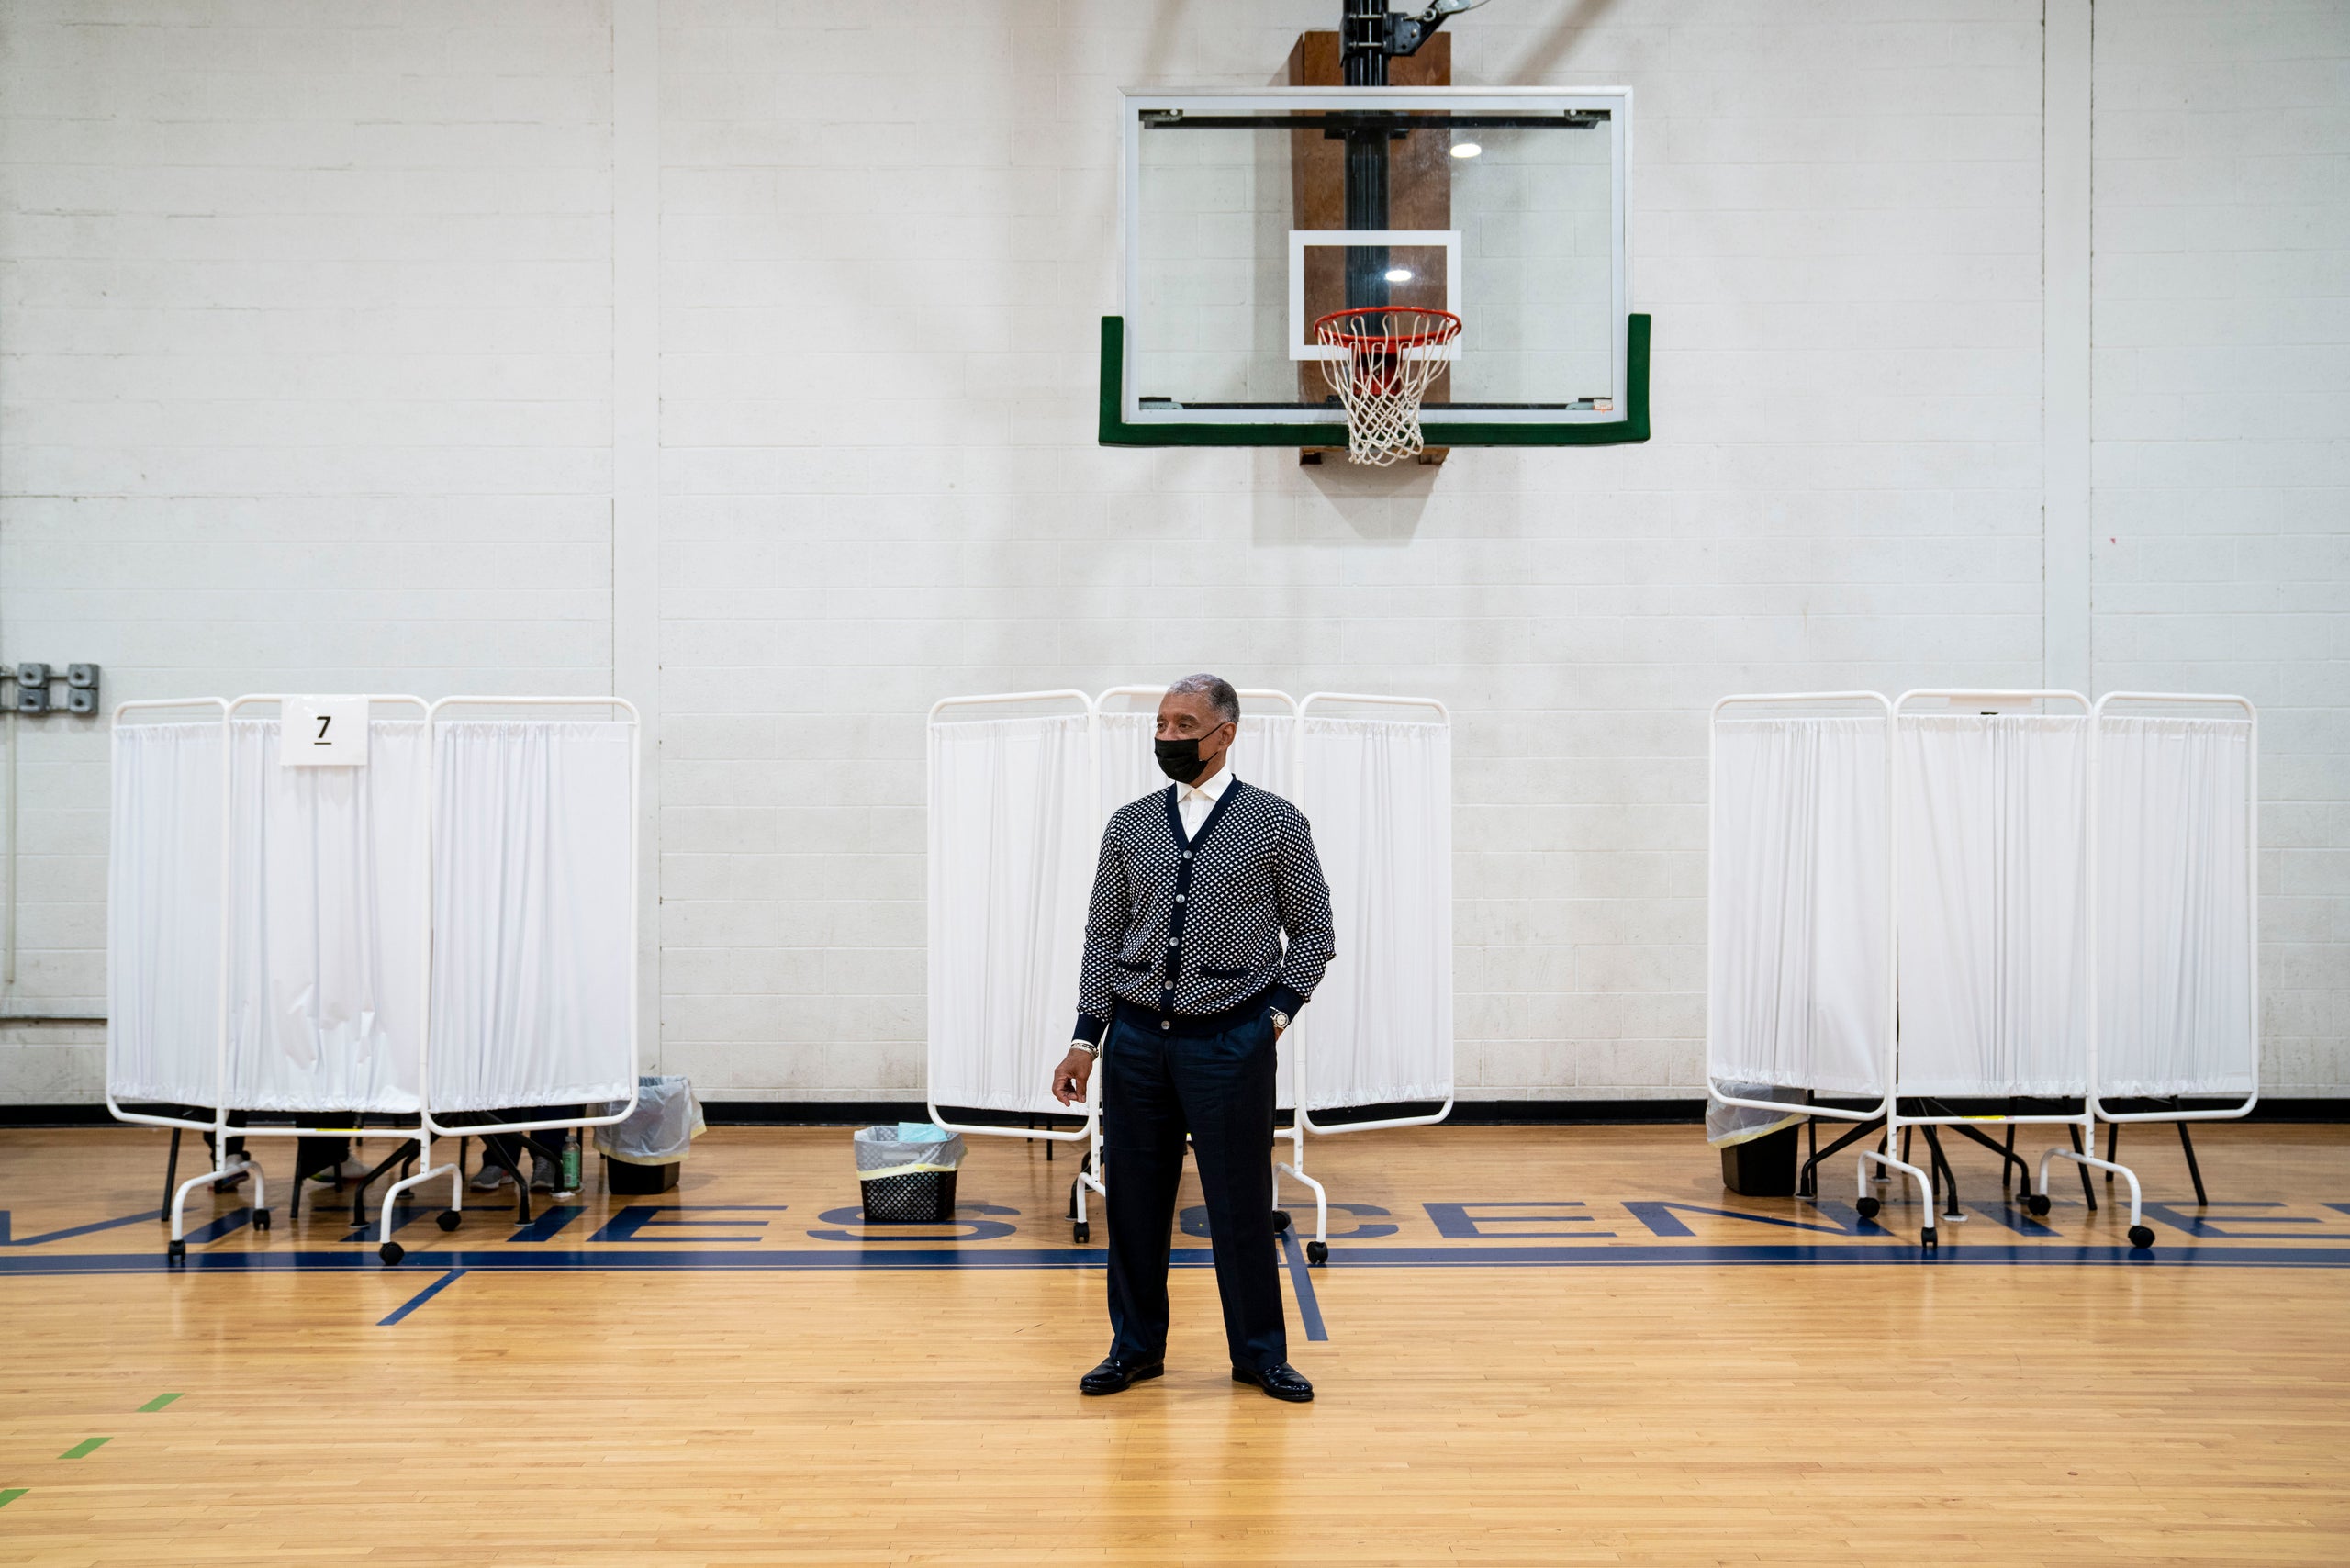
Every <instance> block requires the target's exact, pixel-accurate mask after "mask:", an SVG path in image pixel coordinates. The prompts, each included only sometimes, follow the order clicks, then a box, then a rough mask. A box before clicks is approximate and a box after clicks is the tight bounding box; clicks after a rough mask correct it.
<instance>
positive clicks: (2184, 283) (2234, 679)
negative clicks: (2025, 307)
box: [2092, 0, 2350, 1094]
mask: <svg viewBox="0 0 2350 1568" xmlns="http://www.w3.org/2000/svg"><path fill="white" fill-rule="evenodd" d="M2095 58H2096V73H2097V74H2096V85H2097V119H2096V135H2097V149H2098V161H2097V192H2096V199H2097V236H2098V240H2097V275H2096V294H2095V303H2096V315H2095V332H2096V357H2095V362H2094V369H2095V375H2096V399H2095V404H2094V408H2095V418H2096V446H2095V462H2096V472H2095V480H2096V489H2095V493H2094V500H2093V505H2094V509H2095V510H2094V514H2093V515H2094V517H2095V519H2096V524H2097V526H2096V530H2095V532H2094V534H2093V535H2092V540H2093V544H2094V548H2095V552H2096V557H2095V558H2096V615H2095V620H2094V622H2093V636H2094V652H2095V655H2096V659H2097V670H2098V681H2099V682H2100V684H2101V685H2103V686H2104V687H2106V688H2107V689H2136V690H2145V689H2155V690H2214V689H2216V690H2228V691H2239V692H2242V693H2244V695H2246V696H2248V697H2251V698H2252V699H2253V700H2255V701H2256V702H2258V703H2259V704H2260V705H2261V742H2262V745H2261V758H2260V780H2261V794H2262V810H2261V841H2262V845H2263V847H2264V853H2263V856H2262V858H2261V890H2262V900H2261V940H2262V953H2261V958H2262V969H2263V974H2262V1010H2263V1020H2262V1022H2263V1033H2264V1035H2265V1036H2266V1038H2265V1040H2264V1042H2263V1050H2264V1058H2265V1067H2266V1074H2265V1076H2266V1082H2267V1085H2268V1090H2269V1092H2271V1093H2277V1094H2309V1093H2338V1092H2343V1091H2344V1088H2345V1087H2350V529H2345V525H2344V519H2345V516H2350V7H2344V6H2339V5H2331V4H2298V5H2296V4H2273V3H2268V0H2245V3H2239V4H2232V5H2221V4H2216V3H2212V0H2201V3H2197V4H2179V3H2177V0H2161V3H2156V0H2147V3H2143V4H2135V5H2131V6H2100V7H2099V8H2098V16H2097V46H2096V57H2095Z"/></svg>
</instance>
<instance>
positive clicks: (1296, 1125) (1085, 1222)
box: [923, 685, 1453, 1264]
mask: <svg viewBox="0 0 2350 1568" xmlns="http://www.w3.org/2000/svg"><path fill="white" fill-rule="evenodd" d="M1165 691H1166V689H1165V688H1163V687H1158V686H1139V685H1125V686H1113V687H1110V688H1108V689H1105V690H1103V691H1102V692H1101V693H1100V694H1099V695H1097V696H1088V695H1087V694H1086V693H1084V692H1082V691H1079V690H1076V689H1069V688H1063V689H1054V690H1047V691H1014V692H1002V693H996V694H990V695H985V696H977V697H943V698H941V699H939V700H937V701H936V702H934V703H932V704H931V706H930V711H929V715H928V718H927V721H926V723H925V734H927V732H928V730H929V728H931V727H934V726H935V725H936V723H937V722H938V716H939V714H940V713H941V712H943V711H946V710H947V709H950V708H956V707H981V706H990V705H992V706H999V707H1008V706H1012V705H1014V704H1022V703H1039V702H1069V701H1074V702H1077V703H1079V704H1080V705H1081V708H1082V711H1083V712H1084V713H1085V715H1086V730H1087V734H1088V735H1089V737H1090V749H1091V767H1090V774H1091V777H1092V778H1094V779H1095V780H1097V788H1098V781H1099V780H1100V778H1101V777H1102V752H1101V720H1102V714H1103V711H1104V710H1105V708H1106V707H1107V705H1108V704H1109V703H1110V702H1111V701H1113V700H1116V699H1120V698H1152V699H1156V698H1158V697H1161V696H1164V695H1165ZM1237 695H1238V696H1239V698H1240V700H1242V701H1243V702H1248V701H1250V700H1256V701H1264V702H1275V703H1281V704H1283V705H1285V706H1287V707H1288V709H1289V710H1290V712H1291V714H1292V716H1294V717H1295V718H1297V719H1298V720H1299V721H1300V726H1299V734H1298V744H1297V749H1296V753H1295V756H1294V757H1293V758H1292V766H1291V776H1290V778H1288V779H1286V780H1284V781H1283V783H1284V786H1285V788H1287V789H1288V790H1290V791H1291V792H1292V794H1293V795H1302V794H1303V793H1304V784H1305V745H1304V723H1303V721H1304V718H1305V716H1306V712H1307V710H1308V709H1309V707H1310V705H1312V704H1314V703H1315V702H1321V703H1325V704H1331V703H1348V702H1352V703H1367V704H1375V705H1382V706H1392V707H1410V708H1419V709H1429V710H1433V711H1435V712H1436V713H1437V714H1438V722H1440V723H1442V724H1444V725H1445V726H1446V727H1448V728H1449V726H1450V724H1451V722H1452V715H1451V711H1450V710H1449V709H1448V708H1447V707H1446V706H1445V705H1444V703H1442V702H1441V701H1439V700H1437V699H1435V698H1432V697H1392V696H1363V695H1358V694H1354V693H1348V692H1330V691H1324V692H1315V693H1313V694H1311V695H1309V696H1308V697H1306V698H1305V699H1304V701H1300V700H1297V699H1295V698H1292V697H1291V696H1290V695H1289V694H1288V693H1287V692H1283V691H1278V690H1274V689H1270V688H1266V687H1246V688H1242V689H1239V691H1238V692H1237ZM925 789H927V786H925ZM1123 804H1125V801H1106V800H1105V801H1101V802H1100V805H1101V808H1102V811H1103V812H1104V813H1105V814H1106V812H1109V811H1113V810H1115V809H1116V808H1117V807H1118V806H1120V805H1123ZM930 874H931V877H932V879H933V882H932V887H931V893H932V898H931V906H932V911H933V913H932V918H933V919H935V918H936V913H935V912H936V909H937V905H938V900H937V897H936V893H937V888H936V883H935V879H936V877H937V875H938V868H937V864H936V859H935V857H933V863H932V867H931V873H930ZM1297 1048H1298V1056H1297V1057H1296V1058H1294V1059H1295V1062H1296V1079H1295V1081H1296V1082H1297V1084H1298V1089H1299V1093H1298V1102H1299V1103H1298V1106H1297V1109H1296V1112H1295V1114H1294V1115H1293V1116H1292V1121H1291V1125H1290V1127H1289V1130H1288V1135H1287V1136H1288V1138H1289V1141H1290V1144H1291V1153H1290V1159H1288V1160H1286V1161H1276V1162H1275V1164H1274V1167H1273V1169H1274V1187H1273V1194H1274V1203H1275V1204H1276V1205H1277V1207H1278V1204H1280V1201H1281V1184H1280V1183H1281V1176H1283V1175H1288V1176H1291V1177H1294V1178H1295V1179H1296V1180H1297V1181H1298V1182H1300V1183H1302V1184H1303V1185H1304V1186H1305V1187H1306V1188H1308V1189H1309V1190H1311V1191H1312V1192H1313V1193H1314V1214H1315V1225H1314V1239H1313V1240H1312V1241H1310V1242H1308V1243H1307V1244H1306V1259H1307V1261H1308V1262H1309V1263H1310V1264H1319V1263H1322V1262H1325V1261H1326V1260H1328V1257H1329V1251H1330V1247H1329V1222H1330V1205H1329V1195H1328V1193H1326V1191H1325V1189H1324V1188H1323V1185H1322V1183H1321V1182H1317V1181H1315V1179H1314V1178H1313V1177H1311V1176H1309V1175H1307V1174H1306V1173H1305V1137H1306V1135H1307V1134H1308V1133H1314V1134H1317V1135H1323V1136H1327V1135H1332V1134H1337V1133H1354V1132H1373V1131H1379V1130H1382V1129H1385V1128H1390V1127H1406V1126H1428V1125H1431V1124H1433V1123H1436V1122H1440V1121H1442V1120H1444V1119H1445V1118H1446V1117H1447V1116H1449V1115H1450V1114H1451V1112H1452V1104H1453V1102H1452V1099H1451V1098H1450V1097H1449V1096H1448V1097H1447V1099H1446V1100H1445V1102H1444V1105H1443V1107H1442V1108H1441V1109H1440V1110H1438V1111H1437V1112H1436V1113H1435V1114H1431V1115H1426V1116H1404V1117H1394V1118H1388V1119H1382V1120H1378V1121H1371V1122H1360V1123H1349V1124H1344V1125H1338V1126H1320V1125H1317V1124H1315V1121H1314V1120H1313V1117H1312V1115H1311V1114H1309V1113H1308V1111H1307V1110H1306V1107H1305V1103H1304V1100H1305V1095H1304V1083H1305V1061H1304V1055H1305V1041H1304V1036H1300V1040H1299V1043H1298V1047H1297ZM923 1103H924V1107H925V1109H926V1110H928V1112H929V1114H930V1118H931V1121H932V1122H933V1123H934V1125H935V1126H940V1127H943V1128H945V1129H946V1130H947V1131H949V1132H957V1133H969V1134H973V1135H976V1136H979V1137H1016V1138H1040V1139H1048V1140H1050V1141H1053V1142H1056V1143H1080V1142H1081V1143H1083V1144H1085V1145H1086V1148H1087V1153H1086V1158H1085V1159H1084V1160H1083V1161H1082V1163H1081V1165H1080V1170H1079V1171H1078V1175H1077V1177H1076V1180H1075V1182H1074V1183H1073V1184H1072V1188H1071V1195H1070V1203H1071V1215H1070V1217H1071V1218H1072V1219H1073V1220H1074V1222H1075V1226H1076V1228H1075V1233H1074V1234H1075V1238H1076V1239H1077V1240H1079V1241H1080V1242H1082V1241H1085V1240H1087V1239H1088V1238H1089V1234H1090V1221H1089V1218H1088V1215H1087V1193H1094V1194H1097V1195H1100V1196H1102V1197H1104V1198H1106V1197H1107V1196H1108V1195H1109V1188H1108V1186H1107V1185H1106V1184H1105V1182H1104V1179H1103V1174H1102V1109H1101V1078H1100V1076H1099V1075H1098V1074H1097V1075H1096V1076H1095V1077H1094V1079H1093V1080H1092V1081H1091V1084H1090V1085H1089V1092H1088V1095H1087V1098H1086V1105H1085V1118H1084V1122H1083V1125H1082V1126H1078V1127H1075V1128H1072V1129H1070V1130H1069V1131H1066V1132H1062V1131H1056V1130H1053V1129H1050V1128H1035V1127H1005V1126H984V1125H981V1124H978V1123H970V1122H952V1121H949V1120H947V1119H946V1117H945V1116H944V1115H943V1114H941V1113H940V1110H939V1106H938V1102H937V1100H936V1098H935V1094H934V1091H933V1090H931V1089H930V1088H929V1086H928V1085H925V1087H924V1101H923ZM1039 1114H1050V1113H1039ZM1281 1137H1282V1135H1281V1132H1280V1131H1279V1130H1276V1132H1275V1134H1274V1142H1275V1145H1276V1147H1278V1146H1279V1144H1280V1142H1281ZM1285 1219H1286V1215H1281V1216H1280V1217H1278V1218H1277V1219H1276V1222H1275V1223H1276V1227H1277V1228H1278V1227H1279V1226H1281V1224H1282V1223H1283V1222H1284V1221H1285Z"/></svg>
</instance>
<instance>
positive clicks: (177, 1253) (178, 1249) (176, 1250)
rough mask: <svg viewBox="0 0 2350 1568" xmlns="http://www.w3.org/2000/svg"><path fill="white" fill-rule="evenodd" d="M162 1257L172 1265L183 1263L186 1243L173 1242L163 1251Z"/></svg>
mask: <svg viewBox="0 0 2350 1568" xmlns="http://www.w3.org/2000/svg"><path fill="white" fill-rule="evenodd" d="M163 1256H164V1257H165V1258H167V1259H169V1260H172V1261H173V1262H174V1263H184V1262H185V1261H186V1260H187V1243H186V1242H185V1241H174V1242H173V1243H172V1244H171V1245H170V1246H169V1247H166V1248H164V1249H163Z"/></svg>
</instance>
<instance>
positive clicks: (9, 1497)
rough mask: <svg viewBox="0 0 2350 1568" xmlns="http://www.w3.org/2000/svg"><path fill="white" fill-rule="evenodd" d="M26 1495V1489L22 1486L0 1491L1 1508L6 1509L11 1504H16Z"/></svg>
mask: <svg viewBox="0 0 2350 1568" xmlns="http://www.w3.org/2000/svg"><path fill="white" fill-rule="evenodd" d="M23 1495H25V1488H23V1487H22V1486H10V1487H7V1488H5V1489H0V1508H5V1507H6V1506H8V1505H9V1504H11V1503H13V1502H15V1501H16V1500H17V1498H19V1497H21V1496H23Z"/></svg>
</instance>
